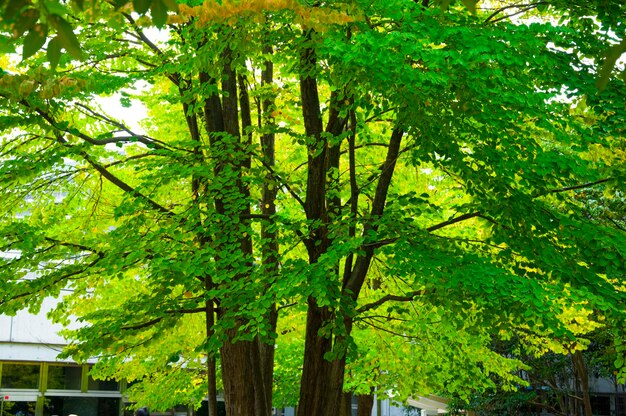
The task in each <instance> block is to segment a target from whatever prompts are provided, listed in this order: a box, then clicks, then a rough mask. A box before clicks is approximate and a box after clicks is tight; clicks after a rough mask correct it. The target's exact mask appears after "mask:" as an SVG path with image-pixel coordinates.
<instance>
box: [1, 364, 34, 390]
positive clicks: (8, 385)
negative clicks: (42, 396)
mask: <svg viewBox="0 0 626 416" xmlns="http://www.w3.org/2000/svg"><path fill="white" fill-rule="evenodd" d="M0 387H2V388H4V389H37V388H39V364H12V363H3V364H2V385H1V386H0Z"/></svg>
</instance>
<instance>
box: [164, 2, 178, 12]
mask: <svg viewBox="0 0 626 416" xmlns="http://www.w3.org/2000/svg"><path fill="white" fill-rule="evenodd" d="M161 1H162V2H163V4H165V7H167V8H168V10H170V11H172V12H177V11H178V3H176V0H161Z"/></svg>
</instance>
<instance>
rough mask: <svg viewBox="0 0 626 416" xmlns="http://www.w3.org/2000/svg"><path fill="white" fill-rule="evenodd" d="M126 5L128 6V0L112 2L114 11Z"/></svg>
mask: <svg viewBox="0 0 626 416" xmlns="http://www.w3.org/2000/svg"><path fill="white" fill-rule="evenodd" d="M126 4H128V0H114V1H113V6H114V7H115V8H116V9H119V8H120V7H122V6H124V5H126Z"/></svg>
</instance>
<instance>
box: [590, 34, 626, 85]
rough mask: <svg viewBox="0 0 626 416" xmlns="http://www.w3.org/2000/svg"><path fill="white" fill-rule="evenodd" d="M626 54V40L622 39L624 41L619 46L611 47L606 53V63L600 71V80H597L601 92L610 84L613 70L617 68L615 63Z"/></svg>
mask: <svg viewBox="0 0 626 416" xmlns="http://www.w3.org/2000/svg"><path fill="white" fill-rule="evenodd" d="M624 52H626V38H625V39H622V41H621V42H620V43H618V44H617V45H613V46H611V47H610V48H609V49H608V50H607V51H606V54H605V59H604V63H603V64H602V67H601V68H600V70H599V71H598V79H597V80H596V87H598V89H599V90H600V91H602V90H603V89H605V88H606V85H607V84H608V83H609V80H610V78H611V73H612V72H613V68H614V67H615V63H616V62H617V60H618V59H619V57H620V56H622V54H623V53H624Z"/></svg>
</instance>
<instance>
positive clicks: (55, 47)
mask: <svg viewBox="0 0 626 416" xmlns="http://www.w3.org/2000/svg"><path fill="white" fill-rule="evenodd" d="M46 55H47V56H48V61H49V62H50V68H51V69H52V70H53V71H54V70H55V69H56V67H57V65H58V64H59V60H60V59H61V41H60V40H59V37H58V36H55V37H54V38H53V39H52V40H51V41H50V42H48V50H47V51H46Z"/></svg>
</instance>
